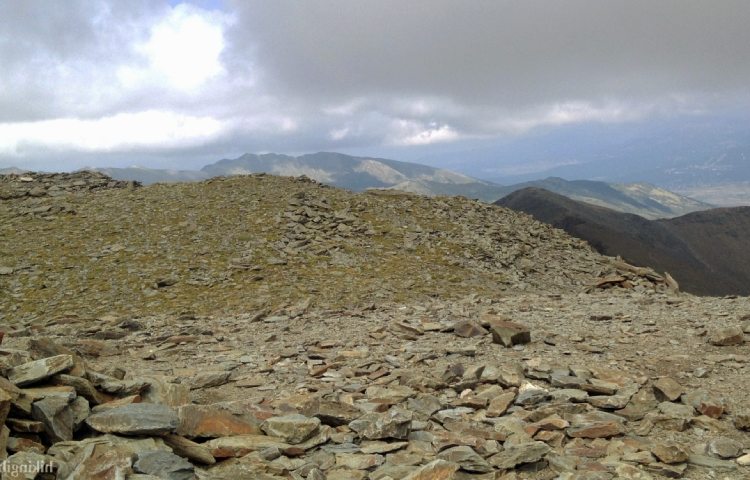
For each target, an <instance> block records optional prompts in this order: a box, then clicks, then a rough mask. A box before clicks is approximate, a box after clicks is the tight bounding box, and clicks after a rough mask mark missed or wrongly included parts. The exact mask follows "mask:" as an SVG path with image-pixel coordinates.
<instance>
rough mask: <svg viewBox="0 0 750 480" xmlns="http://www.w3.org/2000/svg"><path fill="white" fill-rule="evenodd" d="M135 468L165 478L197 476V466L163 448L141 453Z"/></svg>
mask: <svg viewBox="0 0 750 480" xmlns="http://www.w3.org/2000/svg"><path fill="white" fill-rule="evenodd" d="M133 469H134V470H135V471H136V472H138V473H145V474H147V475H153V476H155V477H158V478H162V479H165V480H193V479H194V478H195V471H194V470H195V468H194V467H193V465H192V464H191V463H190V462H188V461H187V460H185V459H184V458H182V457H178V456H177V455H175V454H174V453H170V452H166V451H162V450H156V451H152V452H143V453H139V454H138V460H136V461H135V463H134V464H133Z"/></svg>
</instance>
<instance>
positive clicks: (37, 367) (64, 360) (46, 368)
mask: <svg viewBox="0 0 750 480" xmlns="http://www.w3.org/2000/svg"><path fill="white" fill-rule="evenodd" d="M71 368H73V357H72V356H71V355H56V356H54V357H48V358H43V359H41V360H35V361H33V362H29V363H24V364H23V365H19V366H17V367H13V368H11V369H10V371H9V372H8V380H10V381H11V382H13V383H14V384H16V385H17V386H19V387H24V386H26V385H31V384H34V383H37V382H40V381H42V380H45V379H47V378H49V377H51V376H52V375H54V374H56V373H60V372H63V371H65V370H69V369H71Z"/></svg>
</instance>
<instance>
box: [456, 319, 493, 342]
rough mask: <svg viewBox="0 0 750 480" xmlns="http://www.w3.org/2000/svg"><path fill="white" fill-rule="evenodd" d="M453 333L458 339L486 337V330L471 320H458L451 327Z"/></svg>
mask: <svg viewBox="0 0 750 480" xmlns="http://www.w3.org/2000/svg"><path fill="white" fill-rule="evenodd" d="M453 333H455V334H456V335H458V336H459V337H464V338H474V337H483V336H485V335H487V330H485V328H484V327H482V326H481V325H480V324H478V323H477V322H475V321H473V320H459V321H457V322H456V323H455V324H454V325H453Z"/></svg>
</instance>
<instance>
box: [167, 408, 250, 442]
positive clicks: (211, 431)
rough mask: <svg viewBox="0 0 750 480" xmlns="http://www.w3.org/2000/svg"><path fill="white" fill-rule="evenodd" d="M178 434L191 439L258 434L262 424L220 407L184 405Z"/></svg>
mask: <svg viewBox="0 0 750 480" xmlns="http://www.w3.org/2000/svg"><path fill="white" fill-rule="evenodd" d="M178 415H179V417H180V426H179V427H178V428H177V434H178V435H182V436H185V437H190V438H197V437H206V438H216V437H227V436H231V435H249V434H258V433H261V431H260V422H258V421H255V420H254V419H253V418H252V417H250V416H247V415H244V416H240V415H235V414H233V413H232V412H231V411H228V410H227V409H226V408H222V407H221V406H220V405H184V406H182V407H180V408H179V410H178Z"/></svg>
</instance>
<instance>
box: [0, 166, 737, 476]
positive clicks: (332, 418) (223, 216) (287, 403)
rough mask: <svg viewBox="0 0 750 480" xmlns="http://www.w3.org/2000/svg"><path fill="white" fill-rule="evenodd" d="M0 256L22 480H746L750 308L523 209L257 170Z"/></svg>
mask: <svg viewBox="0 0 750 480" xmlns="http://www.w3.org/2000/svg"><path fill="white" fill-rule="evenodd" d="M29 177H32V176H31V175H30V176H29ZM27 178H28V177H27ZM32 178H34V177H32ZM10 181H11V182H24V183H29V182H28V181H27V180H20V178H16V179H14V180H10ZM40 181H41V182H42V183H45V182H47V181H49V182H50V183H49V184H48V187H47V190H49V189H50V188H51V187H52V186H53V184H54V183H55V182H54V181H51V180H49V179H47V180H40ZM65 181H66V182H69V181H70V179H66V180H65ZM96 182H98V180H97V181H96ZM96 182H94V183H96ZM101 185H104V184H101ZM12 188H15V186H13V187H12ZM92 190H93V191H92ZM52 191H55V192H56V191H57V189H53V190H52ZM60 205H65V206H66V207H65V208H64V209H62V208H57V207H59V206H60ZM47 207H49V208H47ZM0 238H1V239H2V242H0V249H2V250H1V251H0V274H1V275H0V292H2V296H1V297H0V302H2V303H0V308H1V310H0V312H1V313H0V314H1V315H2V325H3V327H2V328H1V329H0V331H2V333H3V334H4V335H0V342H1V343H2V344H1V345H0V424H2V425H3V426H2V428H0V447H3V448H0V457H7V458H4V459H3V461H4V463H3V464H2V465H3V470H2V472H1V473H0V475H2V478H3V479H5V478H24V479H35V478H38V479H53V478H60V479H70V480H79V479H126V480H128V479H129V480H152V479H173V480H183V479H185V480H187V479H195V478H197V479H201V480H202V479H218V480H221V479H227V480H229V479H232V480H237V479H259V480H281V479H294V480H349V479H355V480H357V479H359V480H365V479H368V480H369V479H372V480H399V479H406V480H432V479H446V480H447V479H453V480H463V479H486V480H490V479H508V480H510V479H535V480H537V479H549V480H552V479H562V480H574V479H575V480H578V479H580V480H584V479H586V480H588V479H594V480H597V479H621V478H622V479H632V480H635V479H660V478H686V479H743V478H750V466H748V465H749V464H750V456H749V455H748V453H750V433H749V431H748V430H749V429H750V404H748V400H747V399H748V398H750V397H749V396H748V394H750V387H748V384H747V378H748V373H750V372H749V370H750V355H749V354H748V350H747V345H748V344H747V341H746V339H747V334H748V333H750V299H748V298H746V297H726V298H708V297H707V298H701V297H694V296H692V295H689V294H684V293H680V292H679V289H678V286H677V285H676V283H675V282H674V281H673V280H671V278H670V277H668V276H666V275H660V274H658V273H657V272H654V271H653V270H651V269H649V268H646V267H636V266H632V265H628V264H626V263H624V262H622V261H621V260H618V259H614V258H610V257H604V256H601V255H599V254H596V253H595V252H593V251H592V250H591V249H590V248H589V247H588V245H586V244H585V243H583V242H581V241H579V240H575V239H573V238H571V237H569V236H568V235H566V234H565V233H564V232H562V231H560V230H556V229H554V228H551V227H549V226H546V225H544V224H541V223H538V222H536V221H534V220H533V219H531V217H529V216H527V215H525V214H519V213H515V212H512V211H510V210H507V209H505V208H502V207H497V206H490V205H485V204H481V203H478V202H474V201H470V200H467V199H463V198H458V197H455V198H447V197H439V198H426V197H421V196H416V195H408V194H401V193H396V192H377V193H362V194H353V193H350V192H346V191H343V190H338V189H334V188H330V187H325V186H322V185H320V184H318V183H315V182H312V181H310V180H308V179H304V178H297V179H294V178H281V177H272V176H266V175H253V176H242V177H233V178H229V179H224V178H220V179H215V180H211V181H207V182H203V183H198V184H178V185H155V186H149V187H139V186H138V185H136V184H122V185H121V184H117V183H110V182H107V183H106V187H95V188H93V187H92V188H88V187H87V186H86V185H85V184H84V185H78V187H76V189H71V190H70V191H67V192H66V193H64V194H61V195H58V194H55V195H51V196H50V195H34V196H31V195H29V194H26V195H15V196H13V197H10V198H6V199H4V200H0ZM33 465H37V466H44V467H45V468H44V469H42V470H41V471H40V470H39V469H38V470H33V469H31V470H29V469H28V468H26V472H25V473H24V472H23V470H24V469H23V468H22V467H24V466H25V467H29V466H33ZM8 472H11V473H8ZM11 475H12V476H11Z"/></svg>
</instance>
